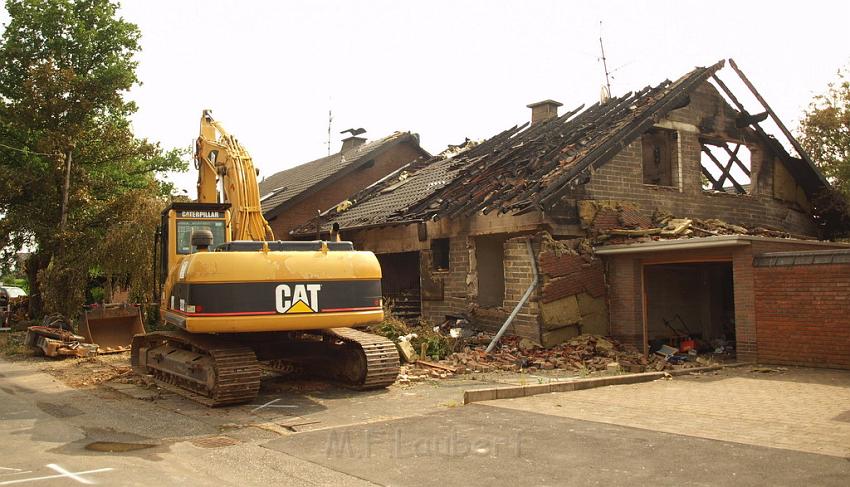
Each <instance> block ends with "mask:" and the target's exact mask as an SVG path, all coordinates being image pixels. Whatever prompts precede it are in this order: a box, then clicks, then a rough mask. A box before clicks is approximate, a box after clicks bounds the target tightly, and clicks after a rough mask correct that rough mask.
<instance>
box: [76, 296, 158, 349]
mask: <svg viewBox="0 0 850 487" xmlns="http://www.w3.org/2000/svg"><path fill="white" fill-rule="evenodd" d="M85 318H86V319H85V322H83V326H82V329H81V330H80V332H81V333H82V335H83V336H84V337H85V339H86V342H88V343H95V344H97V346H98V353H116V352H126V351H127V350H130V342H132V341H133V337H134V336H135V335H144V334H145V327H144V325H143V324H142V312H141V310H140V309H139V307H138V306H134V305H130V304H126V303H123V304H105V305H103V306H99V307H97V308H88V309H86V312H85Z"/></svg>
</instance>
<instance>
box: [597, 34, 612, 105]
mask: <svg viewBox="0 0 850 487" xmlns="http://www.w3.org/2000/svg"><path fill="white" fill-rule="evenodd" d="M599 49H600V50H601V51H602V68H603V69H604V70H605V90H606V92H607V93H606V94H607V95H608V97H609V98H610V97H611V77H610V74H611V73H609V72H608V60H607V59H606V58H605V44H603V43H602V21H601V20H600V21H599Z"/></svg>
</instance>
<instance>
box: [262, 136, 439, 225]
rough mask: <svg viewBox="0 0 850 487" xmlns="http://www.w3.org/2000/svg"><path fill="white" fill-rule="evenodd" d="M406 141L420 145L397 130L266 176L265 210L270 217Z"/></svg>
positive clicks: (263, 199)
mask: <svg viewBox="0 0 850 487" xmlns="http://www.w3.org/2000/svg"><path fill="white" fill-rule="evenodd" d="M402 142H413V143H414V144H416V145H417V146H418V145H419V138H418V136H417V135H416V134H412V133H410V132H395V133H393V134H392V135H389V136H387V137H384V138H381V139H378V140H374V141H372V142H366V143H364V144H362V145H360V146H358V147H355V148H352V149H349V150H347V151H345V152H338V153H336V154H332V155H330V156H327V157H322V158H320V159H316V160H314V161H310V162H306V163H304V164H301V165H298V166H295V167H293V168H290V169H286V170H284V171H280V172H278V173H275V174H273V175H271V176H269V177H267V178H265V179H264V180H263V181H262V182H260V198H261V202H262V206H263V213H264V214H265V215H266V217H272V216H274V215H276V214H277V213H278V212H279V211H280V210H282V209H283V208H284V207H285V206H286V204H287V203H291V202H293V201H295V200H296V199H297V198H298V197H299V196H300V195H302V194H306V193H307V192H309V191H310V190H311V189H319V187H323V186H325V185H326V184H329V183H331V182H333V181H334V180H336V179H337V178H340V177H343V176H344V175H345V174H348V173H349V172H350V171H353V170H354V169H356V168H357V167H360V166H361V165H363V164H366V163H368V162H369V161H370V160H372V159H374V158H375V157H377V155H378V154H379V153H380V152H382V151H384V150H387V149H388V148H390V147H392V146H394V145H396V144H399V143H402ZM423 153H424V151H423Z"/></svg>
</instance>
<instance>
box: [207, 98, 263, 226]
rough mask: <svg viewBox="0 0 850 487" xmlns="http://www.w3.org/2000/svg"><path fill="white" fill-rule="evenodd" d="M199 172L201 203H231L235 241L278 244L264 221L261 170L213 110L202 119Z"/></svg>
mask: <svg viewBox="0 0 850 487" xmlns="http://www.w3.org/2000/svg"><path fill="white" fill-rule="evenodd" d="M195 166H196V167H197V168H198V202H199V203H219V202H220V200H219V196H220V195H219V192H218V188H219V183H221V189H222V194H221V196H222V198H223V200H224V201H225V202H227V203H230V212H231V215H232V218H233V221H232V224H231V226H232V231H233V240H256V241H268V240H274V233H273V232H272V229H271V227H270V226H269V222H267V221H266V219H265V218H264V217H263V210H262V206H261V205H260V189H259V185H258V184H257V170H256V168H255V167H254V161H253V160H252V159H251V156H250V154H248V151H247V150H245V148H244V147H242V145H241V144H239V141H238V140H236V138H235V137H233V136H232V135H230V134H229V133H227V131H226V130H225V129H224V127H223V126H222V125H221V123H219V122H217V121H215V120H214V119H213V117H212V112H211V111H210V110H204V112H203V114H202V115H201V129H200V135H199V136H198V140H197V143H196V144H195Z"/></svg>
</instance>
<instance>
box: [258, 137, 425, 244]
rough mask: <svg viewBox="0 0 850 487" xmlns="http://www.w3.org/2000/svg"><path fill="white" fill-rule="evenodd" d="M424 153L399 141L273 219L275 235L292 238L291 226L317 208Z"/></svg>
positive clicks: (310, 214) (276, 236)
mask: <svg viewBox="0 0 850 487" xmlns="http://www.w3.org/2000/svg"><path fill="white" fill-rule="evenodd" d="M421 155H422V151H421V150H420V149H419V148H418V147H416V146H415V145H413V144H410V143H406V142H405V143H401V144H396V145H394V146H392V147H390V148H388V149H387V150H385V151H383V152H381V153H380V154H379V155H378V156H377V157H376V158H375V163H374V165H372V166H370V167H361V168H358V169H355V170H354V171H353V172H351V173H350V174H348V175H346V176H345V177H344V178H342V179H341V180H339V181H336V182H334V183H333V184H331V185H330V186H328V187H325V188H322V189H319V190H311V191H312V194H310V195H309V196H307V197H306V198H305V199H303V200H301V201H298V202H297V203H295V204H294V205H293V206H292V207H291V208H288V209H286V210H284V211H283V212H282V213H280V214H279V215H277V216H276V217H274V218H273V219H272V220H271V221H269V224H270V225H271V227H272V230H273V231H274V235H275V238H277V239H280V240H289V239H291V238H292V237H290V236H289V232H290V230H292V229H293V228H296V227H299V226H301V225H303V224H304V223H305V222H307V221H309V220H311V219H312V218H315V217H316V210H321V211H325V210H327V209H328V208H330V207H331V206H334V205H336V204H337V203H340V202H341V201H343V200H345V199H346V198H348V197H349V196H351V195H353V194H355V193H357V192H358V191H360V190H361V189H363V188H365V187H366V186H369V185H370V184H372V183H374V182H375V181H377V180H379V179H381V178H383V177H384V176H386V175H387V174H389V173H391V172H393V171H395V170H396V169H398V168H400V167H401V166H403V165H405V164H407V163H408V162H410V161H413V160H414V159H416V158H418V157H420V156H421Z"/></svg>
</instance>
